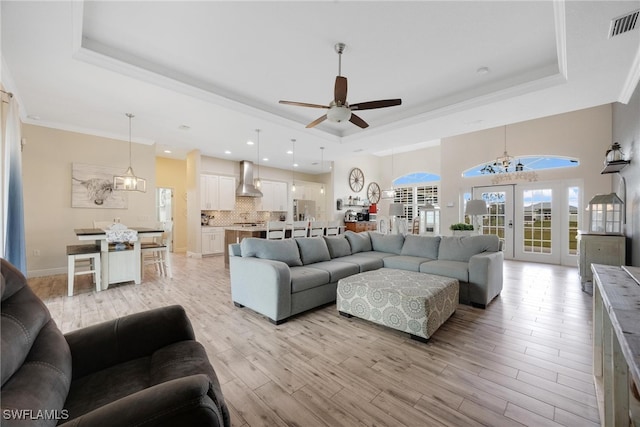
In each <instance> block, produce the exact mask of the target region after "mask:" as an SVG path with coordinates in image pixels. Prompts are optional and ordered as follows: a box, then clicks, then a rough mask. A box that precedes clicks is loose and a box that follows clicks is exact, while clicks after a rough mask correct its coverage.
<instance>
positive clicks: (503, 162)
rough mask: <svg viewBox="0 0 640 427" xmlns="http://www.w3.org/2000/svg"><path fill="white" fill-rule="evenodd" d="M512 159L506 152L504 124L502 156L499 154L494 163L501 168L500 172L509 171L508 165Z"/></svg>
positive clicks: (505, 127) (505, 129)
mask: <svg viewBox="0 0 640 427" xmlns="http://www.w3.org/2000/svg"><path fill="white" fill-rule="evenodd" d="M512 160H513V157H511V156H510V155H509V154H508V153H507V126H506V125H505V126H504V153H503V154H502V156H499V157H497V158H496V161H495V163H494V164H495V165H496V166H497V167H498V168H502V170H500V172H509V166H510V165H511V161H512Z"/></svg>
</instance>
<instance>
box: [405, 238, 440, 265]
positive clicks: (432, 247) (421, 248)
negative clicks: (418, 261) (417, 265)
mask: <svg viewBox="0 0 640 427" xmlns="http://www.w3.org/2000/svg"><path fill="white" fill-rule="evenodd" d="M439 246H440V236H415V235H413V234H408V235H407V236H406V237H405V238H404V245H402V252H401V253H400V255H409V256H417V257H421V258H431V259H438V247H439Z"/></svg>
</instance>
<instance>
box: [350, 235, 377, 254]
mask: <svg viewBox="0 0 640 427" xmlns="http://www.w3.org/2000/svg"><path fill="white" fill-rule="evenodd" d="M344 237H345V238H346V239H347V240H348V241H349V246H351V253H352V254H356V253H358V252H367V251H370V250H371V238H370V237H369V233H368V232H367V231H365V232H362V233H355V232H353V231H351V230H348V231H346V232H345V233H344Z"/></svg>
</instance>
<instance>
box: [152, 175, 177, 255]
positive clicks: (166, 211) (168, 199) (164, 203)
mask: <svg viewBox="0 0 640 427" xmlns="http://www.w3.org/2000/svg"><path fill="white" fill-rule="evenodd" d="M173 193H174V191H173V188H168V187H157V188H156V220H157V221H159V222H165V221H173V218H174V214H173V210H174V203H173ZM171 231H172V232H171V233H170V234H169V235H170V236H171V241H170V242H168V243H169V250H170V251H171V252H173V240H174V231H175V224H174V227H173V229H172V230H171Z"/></svg>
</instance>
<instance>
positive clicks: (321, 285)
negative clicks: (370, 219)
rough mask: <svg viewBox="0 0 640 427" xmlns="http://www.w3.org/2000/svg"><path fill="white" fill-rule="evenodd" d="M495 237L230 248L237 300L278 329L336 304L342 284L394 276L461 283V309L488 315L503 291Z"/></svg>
mask: <svg viewBox="0 0 640 427" xmlns="http://www.w3.org/2000/svg"><path fill="white" fill-rule="evenodd" d="M503 260H504V256H503V253H502V251H501V250H500V241H499V239H498V238H497V237H496V236H492V235H486V236H482V235H480V236H465V237H457V236H453V237H449V236H443V237H441V236H420V235H407V236H406V237H404V236H402V235H399V234H392V235H383V234H380V233H377V232H364V233H354V232H351V231H347V232H346V233H344V234H342V235H339V236H325V237H306V238H297V239H284V240H266V239H259V238H247V239H244V240H242V242H241V243H239V244H231V245H229V269H230V275H231V297H232V299H233V302H234V304H235V305H236V306H238V307H245V306H246V307H248V308H250V309H252V310H255V311H257V312H258V313H261V314H263V315H265V316H267V317H268V318H269V319H270V320H271V322H272V323H275V324H279V323H282V322H283V321H285V320H286V319H287V318H289V317H291V316H293V315H295V314H298V313H301V312H303V311H306V310H309V309H311V308H314V307H318V306H321V305H324V304H327V303H330V302H333V301H335V299H336V287H337V284H338V280H340V279H342V278H344V277H348V276H351V275H353V274H357V273H360V272H364V271H369V270H375V269H379V268H383V267H384V268H396V269H402V270H410V271H417V272H422V273H430V274H436V275H440V276H446V277H451V278H455V279H458V281H459V282H460V302H461V303H464V304H471V305H474V306H476V307H481V308H485V307H486V305H487V304H489V302H491V300H493V298H495V297H496V296H497V295H498V294H499V293H500V291H501V290H502V266H503Z"/></svg>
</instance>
